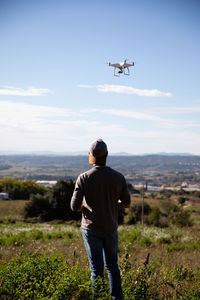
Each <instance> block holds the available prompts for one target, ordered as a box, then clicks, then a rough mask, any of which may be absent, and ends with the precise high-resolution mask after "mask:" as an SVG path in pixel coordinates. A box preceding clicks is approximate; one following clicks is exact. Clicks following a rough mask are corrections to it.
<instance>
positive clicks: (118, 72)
mask: <svg viewBox="0 0 200 300" xmlns="http://www.w3.org/2000/svg"><path fill="white" fill-rule="evenodd" d="M115 71H116V68H114V76H116V77H119V75H117V74H116V73H115ZM118 73H119V72H118Z"/></svg>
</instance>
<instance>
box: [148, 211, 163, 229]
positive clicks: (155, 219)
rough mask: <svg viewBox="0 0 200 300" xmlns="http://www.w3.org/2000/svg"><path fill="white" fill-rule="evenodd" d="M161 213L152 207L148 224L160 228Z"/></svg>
mask: <svg viewBox="0 0 200 300" xmlns="http://www.w3.org/2000/svg"><path fill="white" fill-rule="evenodd" d="M160 217H161V213H160V210H159V208H158V207H157V206H155V207H153V208H152V210H151V213H150V215H149V216H148V219H147V221H148V223H149V224H151V225H154V226H160Z"/></svg>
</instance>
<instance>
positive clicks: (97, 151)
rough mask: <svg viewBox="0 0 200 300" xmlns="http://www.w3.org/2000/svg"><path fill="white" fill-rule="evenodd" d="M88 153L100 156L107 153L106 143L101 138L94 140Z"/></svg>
mask: <svg viewBox="0 0 200 300" xmlns="http://www.w3.org/2000/svg"><path fill="white" fill-rule="evenodd" d="M90 153H91V154H92V156H94V157H101V156H104V155H107V154H108V149H107V146H106V143H104V141H103V140H102V139H98V140H96V141H95V142H94V143H92V145H91V147H90Z"/></svg>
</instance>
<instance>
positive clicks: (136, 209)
mask: <svg viewBox="0 0 200 300" xmlns="http://www.w3.org/2000/svg"><path fill="white" fill-rule="evenodd" d="M150 212H151V207H150V206H149V204H148V203H146V202H144V215H149V213H150ZM141 216H142V203H136V204H134V205H131V207H130V208H129V210H128V213H127V215H126V216H125V218H124V220H125V223H126V224H129V225H130V224H136V223H137V222H139V221H141Z"/></svg>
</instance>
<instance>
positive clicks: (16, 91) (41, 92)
mask: <svg viewBox="0 0 200 300" xmlns="http://www.w3.org/2000/svg"><path fill="white" fill-rule="evenodd" d="M51 93H52V91H51V90H49V89H44V88H35V87H33V86H29V87H28V88H27V89H22V88H16V87H13V86H4V87H3V88H1V89H0V95H3V96H46V95H48V94H51Z"/></svg>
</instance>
